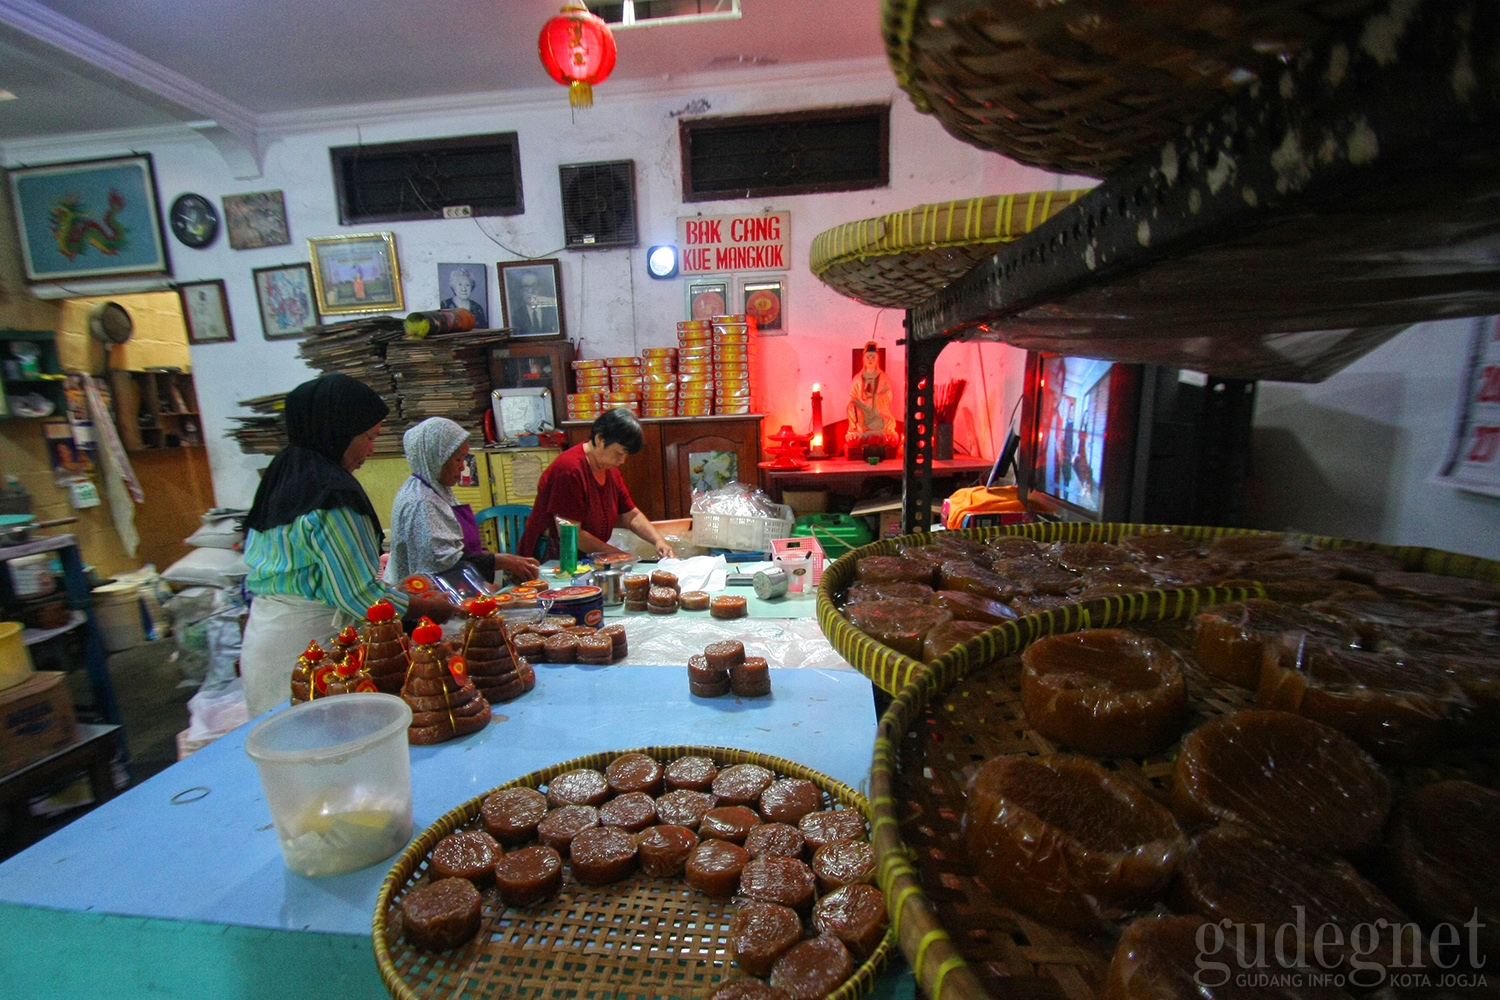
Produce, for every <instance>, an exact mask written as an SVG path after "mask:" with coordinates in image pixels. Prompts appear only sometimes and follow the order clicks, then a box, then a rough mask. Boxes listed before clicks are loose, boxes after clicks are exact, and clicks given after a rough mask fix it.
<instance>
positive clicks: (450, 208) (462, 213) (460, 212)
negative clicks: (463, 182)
mask: <svg viewBox="0 0 1500 1000" xmlns="http://www.w3.org/2000/svg"><path fill="white" fill-rule="evenodd" d="M473 214H474V210H473V209H472V208H470V207H469V206H468V205H444V206H443V218H445V219H467V218H469V217H470V216H472V215H473Z"/></svg>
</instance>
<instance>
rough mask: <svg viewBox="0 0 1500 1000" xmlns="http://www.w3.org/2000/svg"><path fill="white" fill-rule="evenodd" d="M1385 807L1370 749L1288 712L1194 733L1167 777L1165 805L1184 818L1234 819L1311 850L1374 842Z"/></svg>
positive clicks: (1386, 793)
mask: <svg viewBox="0 0 1500 1000" xmlns="http://www.w3.org/2000/svg"><path fill="white" fill-rule="evenodd" d="M1390 804H1391V787H1390V782H1389V781H1388V780H1387V779H1386V777H1385V775H1384V774H1382V773H1381V771H1380V768H1379V766H1377V765H1376V763H1375V761H1374V760H1372V759H1371V758H1370V755H1369V754H1367V753H1365V752H1364V751H1363V750H1361V749H1360V748H1359V746H1358V745H1357V744H1356V743H1355V742H1354V741H1353V740H1351V739H1349V737H1347V736H1345V735H1344V734H1343V733H1341V732H1339V731H1338V730H1336V729H1331V728H1329V727H1328V726H1325V725H1322V724H1321V723H1318V722H1313V721H1312V720H1311V719H1304V718H1302V717H1301V716H1299V715H1293V714H1291V713H1290V712H1274V711H1265V710H1258V709H1257V710H1253V711H1247V712H1238V713H1236V714H1234V715H1229V716H1223V717H1220V718H1217V719H1214V720H1212V721H1210V722H1208V723H1206V724H1204V725H1202V726H1200V727H1199V728H1197V729H1195V730H1193V731H1192V732H1191V733H1189V734H1188V735H1187V736H1186V737H1184V738H1183V741H1182V749H1181V750H1180V751H1179V752H1178V755H1177V766H1176V769H1175V771H1174V773H1173V780H1172V808H1173V809H1174V811H1176V813H1177V814H1178V815H1179V816H1180V817H1182V818H1183V820H1185V821H1186V822H1188V823H1205V824H1206V823H1216V822H1226V823H1238V824H1240V825H1241V826H1245V827H1248V828H1249V829H1251V830H1254V831H1256V832H1257V833H1259V834H1260V835H1261V836H1263V837H1266V838H1267V839H1269V840H1274V841H1276V842H1278V843H1283V844H1287V845H1289V846H1292V847H1295V848H1298V849H1300V850H1306V851H1311V852H1320V851H1321V852H1333V853H1338V854H1344V853H1348V852H1350V851H1356V850H1359V849H1361V848H1363V847H1366V846H1368V845H1370V844H1372V843H1374V841H1375V839H1376V837H1378V836H1379V834H1380V830H1381V828H1382V827H1383V826H1384V825H1385V818H1386V814H1387V813H1388V812H1389V811H1390Z"/></svg>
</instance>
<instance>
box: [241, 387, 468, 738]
mask: <svg viewBox="0 0 1500 1000" xmlns="http://www.w3.org/2000/svg"><path fill="white" fill-rule="evenodd" d="M388 412H389V409H388V408H387V407H386V405H385V403H384V402H383V401H382V400H381V398H380V397H379V396H378V395H377V394H376V393H375V391H374V390H373V389H371V388H370V387H369V386H367V385H365V384H364V383H363V382H360V381H359V380H358V379H354V378H351V377H349V376H348V375H341V374H333V375H324V376H323V377H321V378H316V379H313V380H312V381H310V382H304V383H302V384H301V385H299V386H297V388H295V389H293V390H292V391H291V393H289V394H288V395H287V398H286V429H287V437H288V439H289V441H290V444H289V445H288V446H287V448H286V449H284V450H283V451H282V452H281V453H280V454H279V455H277V456H276V457H275V458H274V459H272V461H271V464H270V466H269V467H268V468H267V469H266V471H265V475H264V476H263V477H262V479H261V482H260V488H259V489H258V490H256V492H255V503H254V504H253V505H252V506H251V508H250V513H249V515H248V516H247V517H246V519H245V527H246V529H247V530H246V535H245V562H246V563H248V564H249V566H250V575H249V576H248V577H247V578H246V580H245V585H246V587H247V588H248V589H249V590H250V592H251V594H252V595H253V597H254V600H253V601H252V602H251V605H250V620H249V622H248V623H247V624H246V626H245V639H244V644H243V645H242V647H241V650H240V675H241V677H242V679H243V682H244V685H245V698H246V701H247V702H248V704H249V707H250V714H251V715H252V716H254V715H259V714H260V713H262V712H264V711H266V710H268V709H270V708H273V707H274V706H276V705H278V704H280V703H281V702H282V701H284V700H286V698H287V697H288V695H289V693H290V683H291V674H292V668H293V667H294V666H296V663H297V657H298V655H299V654H300V653H301V652H302V651H303V650H304V649H306V648H307V644H308V642H309V641H312V640H317V641H318V643H319V644H326V643H327V642H328V641H329V640H330V639H331V638H332V637H333V636H334V635H336V634H337V633H338V631H339V630H340V629H341V628H342V627H343V626H344V625H346V624H350V623H353V622H357V621H359V620H360V619H362V618H363V617H364V614H365V610H366V609H367V608H369V606H370V605H371V604H373V603H375V602H376V601H377V600H379V599H380V598H382V597H384V598H388V599H389V600H390V601H391V603H392V604H394V605H395V606H396V610H397V612H398V613H409V614H424V615H429V616H431V617H433V618H434V619H436V620H443V619H445V618H446V617H447V616H448V614H449V613H450V612H451V609H450V608H449V606H448V605H447V604H446V603H443V602H439V601H433V600H431V599H420V598H411V597H408V596H407V595H405V594H403V593H398V592H396V591H393V590H388V589H387V588H386V587H384V586H383V585H382V584H381V583H380V582H379V571H380V543H381V536H382V530H381V527H380V518H379V517H378V516H377V515H376V513H375V508H374V506H372V505H371V503H370V498H369V497H368V496H366V495H365V491H364V487H362V486H361V485H360V484H359V480H357V479H355V478H354V470H356V469H358V468H359V467H360V466H361V465H364V463H365V459H367V458H369V457H370V455H371V454H373V453H374V451H375V439H376V437H378V436H379V435H380V425H381V421H382V420H384V419H385V416H386V414H387V413H388ZM409 604H410V606H408V605H409Z"/></svg>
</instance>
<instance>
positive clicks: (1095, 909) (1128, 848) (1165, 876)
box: [962, 754, 1185, 932]
mask: <svg viewBox="0 0 1500 1000" xmlns="http://www.w3.org/2000/svg"><path fill="white" fill-rule="evenodd" d="M962 828H963V836H964V846H965V848H966V850H967V851H968V857H969V861H970V863H971V864H972V865H973V867H974V871H975V873H976V875H977V876H978V877H979V879H980V880H981V881H983V883H984V884H985V885H986V886H987V887H988V888H989V889H990V890H991V891H992V892H994V893H995V894H996V896H998V897H999V898H1000V900H1001V901H1002V902H1004V903H1005V904H1006V905H1007V906H1010V907H1011V908H1012V909H1014V910H1017V911H1019V912H1021V913H1025V914H1027V915H1028V916H1031V917H1034V918H1036V919H1037V920H1042V921H1045V922H1047V923H1051V924H1056V925H1058V926H1060V927H1066V928H1069V929H1071V930H1077V931H1083V932H1100V931H1104V930H1107V929H1108V928H1109V927H1110V926H1111V923H1112V922H1113V921H1115V920H1119V919H1120V918H1121V917H1123V916H1124V915H1126V914H1127V913H1129V912H1131V911H1133V910H1137V909H1140V908H1143V907H1147V906H1150V905H1152V904H1154V903H1156V902H1158V901H1160V900H1161V898H1162V897H1163V896H1164V895H1165V894H1166V891H1167V884H1168V882H1169V881H1170V879H1171V876H1172V866H1173V863H1174V862H1175V860H1176V856H1177V854H1178V852H1179V851H1181V849H1182V848H1183V847H1184V846H1185V844H1184V841H1183V838H1182V833H1181V831H1180V830H1179V829H1178V826H1177V822H1176V820H1174V819H1173V818H1172V814H1171V813H1170V812H1168V811H1167V810H1166V809H1165V808H1163V807H1162V806H1160V805H1158V804H1157V803H1156V802H1155V801H1154V800H1153V799H1151V798H1150V797H1149V796H1147V795H1146V794H1145V793H1144V792H1142V791H1141V790H1140V789H1139V788H1136V787H1135V786H1134V785H1131V784H1130V783H1129V782H1127V781H1126V780H1125V779H1123V778H1121V777H1120V776H1119V775H1116V774H1112V773H1110V772H1109V771H1106V770H1104V768H1102V767H1100V766H1099V765H1098V764H1095V763H1094V762H1093V761H1090V760H1087V759H1085V758H1082V757H1072V756H1066V755H1060V754H1054V755H1051V756H1046V757H1028V756H1024V755H1016V756H1010V757H996V758H994V759H992V760H989V761H986V762H985V763H984V764H983V765H982V766H981V767H980V768H979V770H978V771H977V772H975V774H974V776H973V778H971V779H970V781H969V786H968V805H967V807H966V809H965V812H964V816H963V824H962Z"/></svg>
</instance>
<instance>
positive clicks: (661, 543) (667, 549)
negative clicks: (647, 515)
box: [656, 536, 677, 559]
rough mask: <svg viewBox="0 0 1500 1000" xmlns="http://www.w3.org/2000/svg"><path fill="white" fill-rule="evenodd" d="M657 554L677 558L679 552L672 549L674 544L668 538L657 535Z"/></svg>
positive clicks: (667, 557)
mask: <svg viewBox="0 0 1500 1000" xmlns="http://www.w3.org/2000/svg"><path fill="white" fill-rule="evenodd" d="M656 554H657V556H658V557H660V558H662V559H676V558H677V553H676V552H674V551H673V550H672V546H671V545H670V544H668V543H667V540H666V539H665V538H662V537H661V536H657V539H656Z"/></svg>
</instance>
